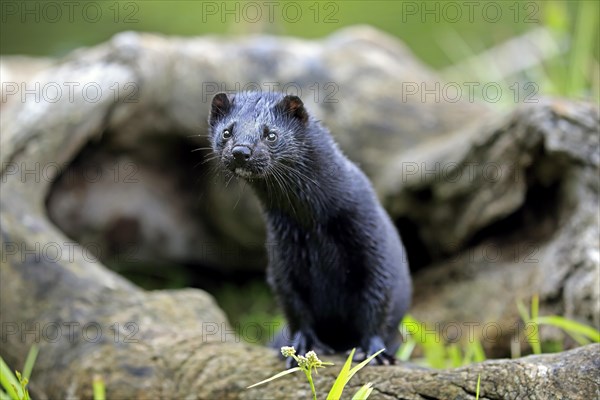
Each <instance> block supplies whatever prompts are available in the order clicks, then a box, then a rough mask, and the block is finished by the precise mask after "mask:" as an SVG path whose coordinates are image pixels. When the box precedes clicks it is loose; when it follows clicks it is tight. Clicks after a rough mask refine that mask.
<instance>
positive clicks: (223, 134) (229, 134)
mask: <svg viewBox="0 0 600 400" xmlns="http://www.w3.org/2000/svg"><path fill="white" fill-rule="evenodd" d="M221 136H223V139H229V138H230V137H231V131H230V130H229V129H225V130H224V131H223V133H222V135H221Z"/></svg>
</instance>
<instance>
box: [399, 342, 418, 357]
mask: <svg viewBox="0 0 600 400" xmlns="http://www.w3.org/2000/svg"><path fill="white" fill-rule="evenodd" d="M416 346H417V342H416V341H415V340H414V339H413V338H408V339H407V340H406V342H404V343H402V346H400V348H399V349H398V351H397V352H396V358H397V359H398V360H400V361H408V360H410V356H411V355H412V353H413V351H414V350H415V347H416Z"/></svg>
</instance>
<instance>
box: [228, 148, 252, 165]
mask: <svg viewBox="0 0 600 400" xmlns="http://www.w3.org/2000/svg"><path fill="white" fill-rule="evenodd" d="M231 154H232V155H233V159H234V160H235V163H236V164H238V165H243V164H245V163H246V161H248V159H249V158H250V156H251V155H252V149H250V147H248V146H235V147H234V148H233V149H232V150H231Z"/></svg>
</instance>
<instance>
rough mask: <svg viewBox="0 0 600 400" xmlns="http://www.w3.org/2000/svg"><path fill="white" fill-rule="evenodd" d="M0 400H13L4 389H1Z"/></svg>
mask: <svg viewBox="0 0 600 400" xmlns="http://www.w3.org/2000/svg"><path fill="white" fill-rule="evenodd" d="M0 400H12V399H11V398H10V396H9V395H8V394H6V392H5V391H4V390H2V389H0Z"/></svg>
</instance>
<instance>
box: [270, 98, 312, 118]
mask: <svg viewBox="0 0 600 400" xmlns="http://www.w3.org/2000/svg"><path fill="white" fill-rule="evenodd" d="M277 108H279V110H281V111H283V113H284V114H286V115H289V116H291V117H293V118H296V119H297V120H299V121H300V122H301V123H302V124H306V123H307V122H308V113H307V112H306V109H305V108H304V103H302V100H300V97H298V96H292V95H289V96H285V97H284V98H283V99H282V100H281V101H280V102H279V103H277Z"/></svg>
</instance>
